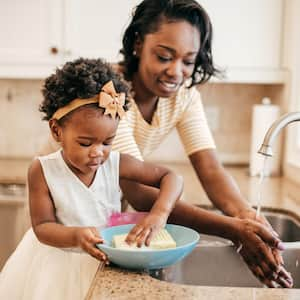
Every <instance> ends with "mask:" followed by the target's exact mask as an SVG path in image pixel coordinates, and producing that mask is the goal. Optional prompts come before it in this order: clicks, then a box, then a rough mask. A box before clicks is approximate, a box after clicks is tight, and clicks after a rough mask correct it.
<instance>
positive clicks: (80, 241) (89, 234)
mask: <svg viewBox="0 0 300 300" xmlns="http://www.w3.org/2000/svg"><path fill="white" fill-rule="evenodd" d="M75 239H76V245H77V246H78V247H80V248H81V249H82V250H83V251H85V252H87V253H88V254H90V255H91V256H93V257H95V258H96V259H98V260H101V261H103V262H104V263H105V264H107V265H108V264H109V261H108V258H107V256H106V254H105V253H104V252H102V251H101V250H99V249H98V248H97V247H96V246H95V245H96V244H99V243H103V242H104V240H103V239H102V238H101V237H100V235H99V233H98V231H97V229H96V228H95V227H79V228H78V229H76V231H75Z"/></svg>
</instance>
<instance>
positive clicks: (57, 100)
mask: <svg viewBox="0 0 300 300" xmlns="http://www.w3.org/2000/svg"><path fill="white" fill-rule="evenodd" d="M110 80H112V81H113V83H114V87H115V89H116V91H117V92H118V93H125V95H126V100H125V104H124V106H123V108H124V110H125V111H127V110H128V108H129V99H128V93H129V86H128V85H127V84H126V83H125V81H123V79H122V77H121V75H119V74H117V73H116V72H115V71H114V70H113V68H112V66H111V65H110V64H109V63H107V62H105V61H103V60H102V59H87V58H79V59H76V60H74V61H70V62H67V63H65V64H64V66H63V67H62V68H57V69H56V71H55V73H54V74H52V75H51V76H49V77H48V78H46V80H45V82H44V85H43V88H42V94H43V96H44V100H43V101H42V103H41V105H40V107H39V110H40V111H41V112H43V113H44V114H45V116H44V117H43V120H50V119H51V118H52V116H53V114H54V113H55V112H56V111H57V110H58V109H59V108H61V107H63V106H66V105H67V104H69V103H70V102H71V101H72V100H74V99H76V98H81V99H85V98H91V97H94V96H95V95H97V94H99V92H100V91H101V89H102V87H103V85H104V84H106V83H107V82H108V81H110ZM95 105H97V104H95Z"/></svg>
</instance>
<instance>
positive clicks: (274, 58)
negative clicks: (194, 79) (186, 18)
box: [199, 0, 285, 83]
mask: <svg viewBox="0 0 300 300" xmlns="http://www.w3.org/2000/svg"><path fill="white" fill-rule="evenodd" d="M199 3H201V5H203V7H204V8H205V9H206V10H207V12H208V14H209V16H210V17H211V20H212V24H213V30H214V31H213V32H214V36H213V54H214V58H215V62H216V64H217V65H218V66H220V67H221V68H225V69H226V71H227V75H228V78H227V81H233V82H235V81H237V82H258V83H260V82H262V83H268V82H270V83H276V82H283V81H284V79H285V78H284V75H285V72H283V71H282V68H281V67H282V65H281V60H282V53H281V52H282V49H281V48H282V30H283V0H226V1H220V0H199Z"/></svg>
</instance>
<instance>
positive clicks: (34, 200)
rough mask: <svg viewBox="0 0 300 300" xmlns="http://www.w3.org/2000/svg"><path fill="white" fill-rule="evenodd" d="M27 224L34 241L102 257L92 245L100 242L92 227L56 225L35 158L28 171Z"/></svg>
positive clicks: (50, 199) (51, 203) (51, 204)
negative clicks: (31, 231) (31, 229)
mask: <svg viewBox="0 0 300 300" xmlns="http://www.w3.org/2000/svg"><path fill="white" fill-rule="evenodd" d="M28 189H29V205H30V215H31V223H32V228H33V230H34V233H35V234H36V236H37V238H38V240H39V241H40V242H42V243H44V244H47V245H50V246H53V247H58V248H72V247H80V248H82V249H83V250H84V251H86V252H88V253H89V254H90V255H92V256H94V257H95V258H98V259H100V260H106V257H105V255H104V254H103V253H102V252H101V251H100V250H99V249H97V248H96V247H95V246H94V245H95V244H96V243H102V242H103V240H102V239H101V238H100V236H99V234H98V232H97V230H96V228H93V227H67V226H64V225H62V224H59V223H58V222H57V219H56V217H55V207H54V203H53V201H52V198H51V194H50V191H49V189H48V186H47V184H46V180H45V177H44V174H43V170H42V167H41V164H40V161H39V160H38V159H36V160H34V161H33V162H32V164H31V166H30V168H29V170H28Z"/></svg>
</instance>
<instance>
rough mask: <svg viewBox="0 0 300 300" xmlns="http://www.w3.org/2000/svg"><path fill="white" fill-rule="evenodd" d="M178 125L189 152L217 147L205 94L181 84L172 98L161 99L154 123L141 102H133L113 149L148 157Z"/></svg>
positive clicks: (139, 156)
mask: <svg viewBox="0 0 300 300" xmlns="http://www.w3.org/2000/svg"><path fill="white" fill-rule="evenodd" d="M174 127H176V129H177V131H178V134H179V136H180V139H181V141H182V143H183V145H184V148H185V151H186V153H187V155H190V154H192V153H194V152H196V151H199V150H204V149H210V148H215V143H214V140H213V138H212V135H211V132H210V130H209V128H208V125H207V121H206V117H205V114H204V110H203V105H202V101H201V96H200V93H199V92H198V90H197V89H196V88H195V87H192V88H190V89H187V88H185V87H181V88H180V89H179V91H178V93H177V94H176V95H175V96H174V97H171V98H159V100H158V104H157V108H156V111H155V113H154V115H153V119H152V122H151V124H149V123H148V122H146V121H145V120H144V118H143V116H142V115H141V112H140V111H139V109H138V107H137V105H136V104H135V103H132V106H131V108H130V110H129V111H128V112H127V115H126V118H124V119H122V120H121V122H120V124H119V127H118V130H117V135H116V137H115V140H114V143H113V149H114V150H118V151H120V152H124V153H128V154H131V155H133V156H135V157H137V158H140V159H141V158H147V156H148V155H149V154H150V153H152V152H153V151H154V150H155V149H156V148H157V147H158V146H159V145H160V144H161V142H162V141H163V140H164V139H165V137H166V136H167V135H168V134H169V133H170V132H171V130H172V129H173V128H174Z"/></svg>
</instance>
